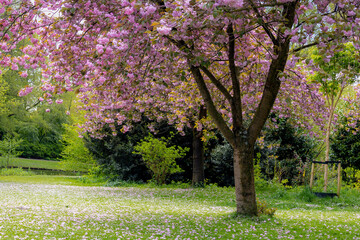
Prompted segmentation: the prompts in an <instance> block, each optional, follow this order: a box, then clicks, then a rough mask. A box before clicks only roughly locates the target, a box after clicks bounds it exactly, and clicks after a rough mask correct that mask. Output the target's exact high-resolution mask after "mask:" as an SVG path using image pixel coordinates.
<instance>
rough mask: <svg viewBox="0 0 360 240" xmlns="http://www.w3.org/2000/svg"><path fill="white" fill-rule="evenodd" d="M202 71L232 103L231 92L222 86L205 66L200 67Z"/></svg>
mask: <svg viewBox="0 0 360 240" xmlns="http://www.w3.org/2000/svg"><path fill="white" fill-rule="evenodd" d="M200 69H201V70H202V71H203V72H204V73H205V74H206V76H207V77H208V78H209V79H210V81H211V82H212V83H213V84H214V85H215V87H216V88H217V89H218V90H219V91H220V92H221V93H222V94H224V96H225V98H226V99H227V100H228V101H229V103H230V102H231V99H232V96H231V94H230V93H229V91H228V90H227V89H226V88H225V87H224V85H222V84H221V82H220V81H219V80H218V79H217V78H216V77H215V76H214V75H213V74H212V73H211V72H210V71H209V69H207V68H206V67H204V66H200Z"/></svg>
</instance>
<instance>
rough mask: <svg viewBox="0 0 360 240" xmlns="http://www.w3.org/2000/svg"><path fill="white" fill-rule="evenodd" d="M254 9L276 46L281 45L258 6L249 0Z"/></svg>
mask: <svg viewBox="0 0 360 240" xmlns="http://www.w3.org/2000/svg"><path fill="white" fill-rule="evenodd" d="M248 1H249V3H250V5H251V7H252V9H253V10H254V12H255V13H256V16H257V17H258V19H259V21H260V25H261V26H262V27H263V28H264V30H265V32H266V34H267V35H268V36H269V37H270V39H271V41H272V42H273V44H274V45H275V46H278V45H279V41H278V40H277V39H276V38H275V36H274V34H272V32H271V30H270V28H269V27H268V24H267V23H266V22H265V21H264V19H263V17H262V16H261V14H260V12H259V9H258V7H257V6H256V5H255V4H254V3H253V1H252V0H248Z"/></svg>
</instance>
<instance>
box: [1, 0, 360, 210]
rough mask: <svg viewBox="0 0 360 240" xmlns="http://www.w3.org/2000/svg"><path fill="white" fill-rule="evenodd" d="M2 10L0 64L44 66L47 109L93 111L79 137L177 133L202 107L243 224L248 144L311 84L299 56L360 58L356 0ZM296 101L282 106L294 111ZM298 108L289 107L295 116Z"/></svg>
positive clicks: (116, 3) (39, 2)
mask: <svg viewBox="0 0 360 240" xmlns="http://www.w3.org/2000/svg"><path fill="white" fill-rule="evenodd" d="M0 3H1V4H2V5H1V6H2V7H1V8H0V14H1V16H2V17H1V21H2V22H1V24H0V26H1V29H0V30H1V31H2V33H3V35H2V38H1V41H0V42H1V43H0V44H1V46H0V48H1V49H2V54H3V55H2V56H1V61H0V63H1V65H2V66H4V67H10V68H13V69H16V68H19V67H21V68H24V69H27V68H42V73H43V86H42V89H43V90H44V91H45V95H44V98H43V100H45V101H48V102H49V103H51V102H52V96H53V95H54V94H61V93H63V92H66V91H76V92H77V93H79V95H78V96H79V98H80V99H81V101H82V102H83V104H84V108H86V109H88V110H91V112H90V114H89V115H88V120H89V121H88V122H87V124H86V125H85V126H84V130H86V131H89V132H93V133H94V134H98V135H100V136H101V133H99V132H98V131H97V130H98V129H101V127H102V126H103V124H104V123H106V124H109V126H110V127H112V128H113V129H115V125H116V124H118V125H122V126H123V128H122V130H123V131H127V130H128V129H129V128H130V125H129V124H128V122H129V120H140V118H141V114H148V115H152V116H157V117H158V118H160V119H161V118H163V116H164V114H165V115H166V116H167V118H168V119H172V120H173V122H177V123H178V127H179V128H181V123H183V124H186V123H185V122H186V121H185V120H186V113H188V112H190V111H191V110H192V109H194V108H197V107H195V106H194V104H193V103H196V104H197V106H198V105H204V106H205V107H206V110H207V113H208V115H209V116H210V117H211V123H212V124H214V125H215V126H216V128H218V129H219V130H220V132H221V133H222V134H223V135H224V137H225V138H226V139H227V141H228V142H229V143H230V144H231V146H232V147H233V149H234V177H235V192H236V205H237V212H238V213H239V214H247V215H256V214H257V207H256V194H255V187H254V170H253V157H254V144H255V142H256V140H257V138H258V136H259V134H260V132H261V129H262V128H263V126H264V124H265V122H266V120H267V118H268V116H269V114H270V111H271V110H272V108H273V106H274V104H276V101H277V97H278V93H279V92H281V91H282V92H281V93H283V94H284V95H285V96H286V93H287V92H286V90H289V92H288V93H294V92H302V90H303V88H301V87H304V88H305V89H306V87H307V86H308V85H307V84H306V82H305V79H306V78H304V77H301V76H300V77H299V76H298V74H299V73H303V72H302V71H301V70H299V69H300V68H301V66H303V65H304V64H306V63H303V62H302V60H303V59H302V54H301V52H302V50H304V49H307V48H308V47H312V46H315V45H317V46H318V47H319V48H321V49H323V52H324V54H325V55H326V56H332V55H333V54H334V53H335V52H338V51H341V48H339V47H337V46H339V45H341V44H340V43H342V42H350V41H352V42H353V43H354V46H355V48H356V49H359V45H358V33H359V22H360V18H359V14H360V12H359V3H358V2H357V1H355V0H325V1H323V0H321V1H320V0H212V1H210V0H176V1H175V0H174V1H163V0H151V1H140V0H139V1H132V0H112V1H101V0H97V1H95V0H63V1H60V0H59V1H58V0H50V1H44V0H36V1H21V2H19V3H18V4H17V5H16V7H12V5H11V4H13V3H12V2H11V0H1V1H0ZM14 6H15V5H14ZM25 37H27V38H29V39H30V40H31V42H32V43H33V45H29V46H27V47H25V48H24V49H23V55H21V56H18V57H15V58H9V57H8V56H7V52H8V51H11V49H12V47H13V46H14V44H16V43H17V42H18V41H19V40H20V39H23V38H25ZM294 78H296V79H299V81H294V80H293V79H294ZM283 90H285V91H283ZM27 91H29V90H28V89H25V90H24V92H27ZM172 93H174V94H173V95H176V98H175V97H173V98H171V94H172ZM159 96H164V98H163V97H159ZM291 97H293V96H291V95H288V97H287V98H286V97H285V98H284V99H285V100H286V99H288V100H289V102H290V103H291V102H292V101H291ZM164 99H166V100H164ZM189 99H190V100H191V99H194V101H190V100H189ZM169 102H170V103H171V104H169ZM174 103H175V104H174ZM300 103H301V101H300V102H299V104H300ZM297 104H298V103H296V104H295V102H294V104H293V105H292V106H293V107H294V108H295V109H296V108H301V105H300V106H298V105H297ZM175 105H178V106H180V107H181V108H182V109H183V111H179V109H176V108H174V106H175ZM289 106H291V105H289ZM275 107H276V108H282V104H281V103H280V102H278V104H277V105H276V106H275ZM155 110H156V111H155ZM177 110H178V112H177ZM275 110H277V109H275ZM289 110H290V111H292V109H289ZM312 111H313V112H316V110H312ZM162 113H163V114H162ZM169 113H172V114H169ZM285 114H289V113H285ZM307 114H310V115H311V111H308V112H307ZM170 116H171V117H170ZM204 123H205V122H201V119H198V120H196V121H195V125H197V126H200V124H204ZM114 134H115V133H114Z"/></svg>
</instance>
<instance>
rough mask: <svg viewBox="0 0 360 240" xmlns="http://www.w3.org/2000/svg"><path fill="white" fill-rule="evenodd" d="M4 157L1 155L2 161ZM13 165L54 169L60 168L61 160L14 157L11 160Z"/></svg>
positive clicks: (0, 159)
mask: <svg viewBox="0 0 360 240" xmlns="http://www.w3.org/2000/svg"><path fill="white" fill-rule="evenodd" d="M2 159H3V157H0V162H1V161H2ZM10 166H11V167H21V168H39V169H54V170H60V165H59V161H50V160H39V159H27V158H14V159H13V160H12V161H11V162H10Z"/></svg>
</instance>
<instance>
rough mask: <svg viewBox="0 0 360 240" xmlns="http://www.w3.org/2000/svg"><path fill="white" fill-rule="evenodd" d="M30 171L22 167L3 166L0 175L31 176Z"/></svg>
mask: <svg viewBox="0 0 360 240" xmlns="http://www.w3.org/2000/svg"><path fill="white" fill-rule="evenodd" d="M32 175H34V174H33V173H32V172H30V171H25V170H23V169H22V168H3V169H1V170H0V176H32Z"/></svg>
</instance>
